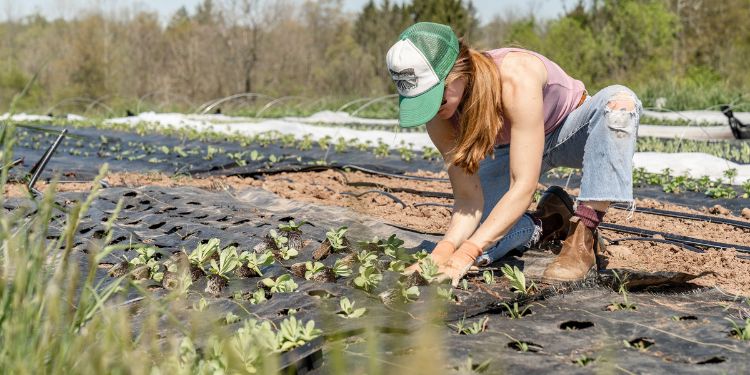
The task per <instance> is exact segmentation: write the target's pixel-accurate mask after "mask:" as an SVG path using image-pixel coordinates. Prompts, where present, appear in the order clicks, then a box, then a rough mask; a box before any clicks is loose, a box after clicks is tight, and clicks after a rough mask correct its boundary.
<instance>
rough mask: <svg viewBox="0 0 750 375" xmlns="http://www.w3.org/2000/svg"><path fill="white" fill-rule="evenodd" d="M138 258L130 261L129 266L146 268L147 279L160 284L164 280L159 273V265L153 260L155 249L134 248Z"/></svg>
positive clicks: (162, 274)
mask: <svg viewBox="0 0 750 375" xmlns="http://www.w3.org/2000/svg"><path fill="white" fill-rule="evenodd" d="M135 251H136V252H137V253H138V256H136V257H135V258H133V259H131V260H130V264H131V265H133V266H136V267H140V266H146V267H148V278H149V279H153V280H154V281H157V282H161V281H162V279H164V272H162V271H160V268H161V265H160V264H159V262H158V261H156V259H155V258H154V256H155V255H156V249H155V248H153V247H142V248H136V249H135Z"/></svg>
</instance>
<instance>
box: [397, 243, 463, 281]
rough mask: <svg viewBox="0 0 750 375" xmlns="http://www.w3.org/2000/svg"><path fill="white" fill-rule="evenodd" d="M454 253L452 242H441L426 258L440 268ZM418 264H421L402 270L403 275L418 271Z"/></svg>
mask: <svg viewBox="0 0 750 375" xmlns="http://www.w3.org/2000/svg"><path fill="white" fill-rule="evenodd" d="M455 251H456V245H454V244H453V242H451V241H446V240H442V241H440V242H438V243H437V245H436V246H435V249H433V250H432V252H431V253H430V255H428V257H429V258H430V259H432V261H433V262H434V263H435V264H436V265H438V266H441V265H443V264H445V263H446V262H447V261H448V259H449V258H450V257H451V255H453V253H454V252H455ZM420 263H421V262H416V263H414V264H412V265H411V266H409V267H407V268H406V269H404V272H403V273H404V274H405V275H409V274H412V273H414V272H417V271H419V267H420Z"/></svg>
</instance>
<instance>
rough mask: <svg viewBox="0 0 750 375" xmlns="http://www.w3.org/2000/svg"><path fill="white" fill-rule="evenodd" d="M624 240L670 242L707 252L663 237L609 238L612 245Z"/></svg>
mask: <svg viewBox="0 0 750 375" xmlns="http://www.w3.org/2000/svg"><path fill="white" fill-rule="evenodd" d="M623 241H644V242H658V243H666V244H670V245H677V246H680V247H682V248H684V249H685V250H690V251H692V252H696V253H705V251H703V250H701V249H698V248H697V247H693V246H690V245H688V244H685V243H682V242H678V241H673V240H668V239H662V238H652V237H626V238H617V239H614V240H609V243H610V244H612V245H617V244H618V243H620V242H623Z"/></svg>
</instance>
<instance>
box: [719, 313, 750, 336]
mask: <svg viewBox="0 0 750 375" xmlns="http://www.w3.org/2000/svg"><path fill="white" fill-rule="evenodd" d="M724 319H726V320H728V321H729V322H730V323H732V329H731V330H730V331H729V334H730V335H731V336H732V337H734V338H736V339H738V340H742V341H750V318H748V319H745V325H744V326H742V325H741V324H742V323H740V324H737V322H735V321H734V320H732V319H729V318H724Z"/></svg>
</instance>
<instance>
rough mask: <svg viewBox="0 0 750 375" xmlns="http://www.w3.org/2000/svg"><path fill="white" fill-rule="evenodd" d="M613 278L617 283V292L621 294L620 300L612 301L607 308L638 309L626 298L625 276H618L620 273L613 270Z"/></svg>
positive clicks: (613, 309) (617, 309) (615, 309)
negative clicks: (623, 277)
mask: <svg viewBox="0 0 750 375" xmlns="http://www.w3.org/2000/svg"><path fill="white" fill-rule="evenodd" d="M614 276H615V280H616V281H617V283H618V284H619V287H618V293H619V294H620V295H621V296H622V300H623V301H622V302H613V303H612V304H611V305H609V306H607V310H609V311H620V310H633V311H635V310H638V306H636V305H635V304H634V303H631V302H630V301H629V300H628V289H627V284H628V281H627V278H626V279H622V278H620V275H619V274H618V273H617V272H615V273H614Z"/></svg>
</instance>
